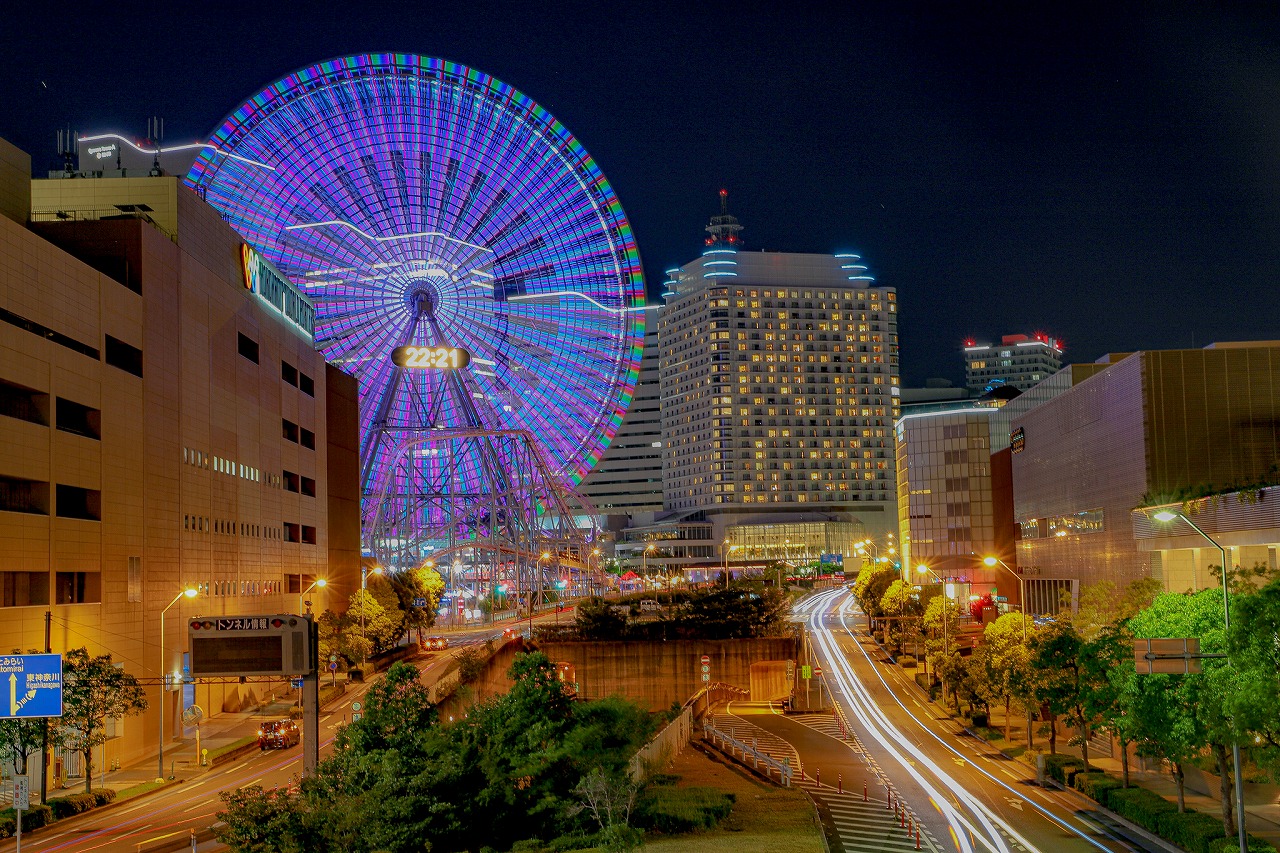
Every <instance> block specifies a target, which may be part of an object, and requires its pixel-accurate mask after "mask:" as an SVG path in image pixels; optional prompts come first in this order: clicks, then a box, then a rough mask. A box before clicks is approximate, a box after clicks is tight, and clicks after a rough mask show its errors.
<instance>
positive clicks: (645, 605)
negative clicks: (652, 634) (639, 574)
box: [640, 598, 662, 613]
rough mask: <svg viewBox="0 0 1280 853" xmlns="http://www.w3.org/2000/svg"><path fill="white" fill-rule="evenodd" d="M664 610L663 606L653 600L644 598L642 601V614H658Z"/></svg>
mask: <svg viewBox="0 0 1280 853" xmlns="http://www.w3.org/2000/svg"><path fill="white" fill-rule="evenodd" d="M661 610H662V605H661V604H659V603H658V602H657V601H655V600H654V599H652V598H644V599H641V600H640V612H641V613H657V612H659V611H661Z"/></svg>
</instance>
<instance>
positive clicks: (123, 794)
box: [116, 780, 173, 802]
mask: <svg viewBox="0 0 1280 853" xmlns="http://www.w3.org/2000/svg"><path fill="white" fill-rule="evenodd" d="M170 784H173V783H171V782H169V781H168V780H165V781H163V782H155V781H151V782H142V783H141V784H138V785H134V786H132V787H129V788H124V789H122V790H121V791H120V793H118V794H116V802H120V801H121V800H128V799H132V798H133V797H140V796H142V795H143V794H150V793H151V792H152V791H155V790H158V789H160V788H163V787H164V786H165V785H170Z"/></svg>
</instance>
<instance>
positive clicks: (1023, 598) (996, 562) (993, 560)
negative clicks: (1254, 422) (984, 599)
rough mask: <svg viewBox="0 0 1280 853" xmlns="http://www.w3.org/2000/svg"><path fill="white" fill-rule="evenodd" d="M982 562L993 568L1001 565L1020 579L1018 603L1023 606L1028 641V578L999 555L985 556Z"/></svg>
mask: <svg viewBox="0 0 1280 853" xmlns="http://www.w3.org/2000/svg"><path fill="white" fill-rule="evenodd" d="M982 564H983V565H984V566H991V567H992V568H994V567H996V566H1000V567H1001V568H1002V569H1004V570H1005V571H1006V572H1008V573H1009V574H1011V575H1013V576H1014V577H1015V578H1017V579H1018V604H1019V605H1021V608H1022V641H1023V642H1024V643H1025V642H1026V641H1027V589H1026V578H1024V577H1023V576H1022V573H1021V572H1015V571H1014V570H1013V569H1012V568H1010V566H1009V564H1008V563H1006V562H1005V561H1004V560H1002V559H1000V558H999V557H983V558H982Z"/></svg>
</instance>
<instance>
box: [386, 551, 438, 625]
mask: <svg viewBox="0 0 1280 853" xmlns="http://www.w3.org/2000/svg"><path fill="white" fill-rule="evenodd" d="M388 580H389V583H390V585H391V589H392V590H393V591H394V592H395V594H396V600H397V603H398V605H399V607H400V611H401V613H402V614H403V628H402V629H401V630H402V631H409V632H412V631H414V630H416V631H417V632H418V641H419V642H421V641H422V632H423V631H424V630H426V629H427V628H430V627H432V626H433V625H435V624H436V613H437V611H439V609H440V597H441V596H442V595H444V578H442V577H441V576H440V573H439V572H437V571H436V570H435V568H434V567H431V566H427V565H425V564H424V565H421V566H418V567H417V568H416V569H410V570H409V571H406V572H395V573H393V574H391V575H390V576H389V577H388ZM418 599H425V601H426V603H425V605H424V606H422V607H415V606H414V604H413V602H414V601H415V600H418Z"/></svg>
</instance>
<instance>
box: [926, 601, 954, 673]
mask: <svg viewBox="0 0 1280 853" xmlns="http://www.w3.org/2000/svg"><path fill="white" fill-rule="evenodd" d="M959 614H960V611H959V609H958V608H957V607H956V604H955V602H954V601H952V600H951V599H949V598H947V597H946V596H944V595H935V596H933V597H932V598H930V599H929V600H928V602H927V603H926V604H925V608H924V616H923V617H922V619H921V621H922V622H923V628H924V632H925V636H926V637H927V639H926V640H925V662H926V663H927V664H928V665H929V666H932V667H933V668H934V673H935V674H936V675H941V674H942V673H941V670H940V669H939V666H940V664H941V662H943V661H944V660H947V659H950V658H951V657H952V655H953V654H954V652H955V646H956V643H955V639H956V631H957V630H958V629H959V627H960V626H959V622H958V621H957V620H958V619H959ZM943 682H944V684H945V683H946V679H945V678H943Z"/></svg>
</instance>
